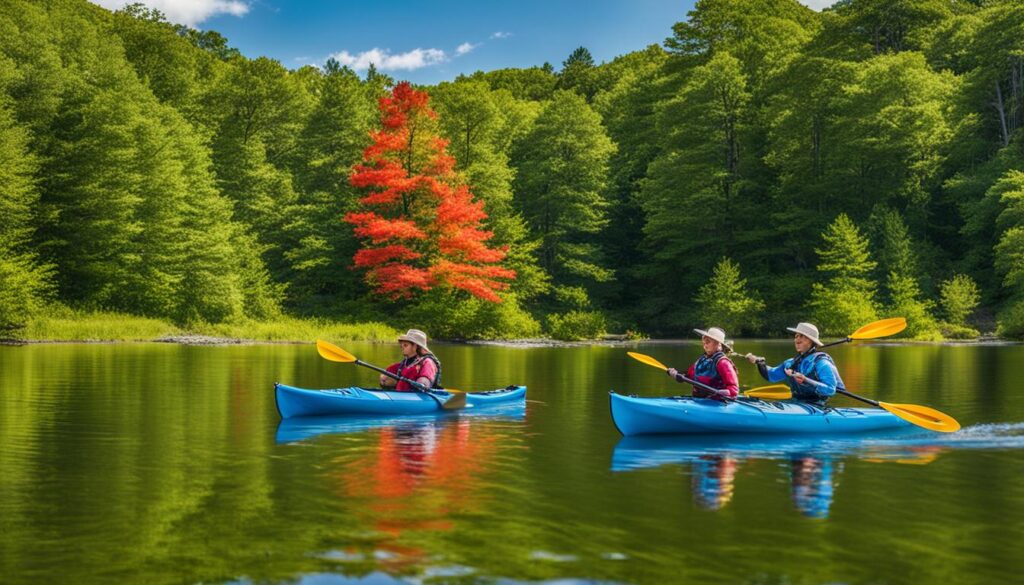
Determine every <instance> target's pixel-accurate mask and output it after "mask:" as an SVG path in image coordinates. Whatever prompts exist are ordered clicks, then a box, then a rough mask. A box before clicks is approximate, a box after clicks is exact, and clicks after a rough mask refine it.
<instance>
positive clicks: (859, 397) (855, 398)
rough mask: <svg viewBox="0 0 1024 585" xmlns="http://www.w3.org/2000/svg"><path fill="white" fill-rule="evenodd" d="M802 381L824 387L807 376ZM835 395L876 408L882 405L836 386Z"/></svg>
mask: <svg viewBox="0 0 1024 585" xmlns="http://www.w3.org/2000/svg"><path fill="white" fill-rule="evenodd" d="M804 380H805V381H807V382H810V383H811V384H813V385H815V386H824V384H822V383H821V382H819V381H817V380H812V379H810V378H808V377H807V376H804ZM836 393H837V394H842V395H843V396H849V397H850V398H853V399H854V400H860V401H861V402H866V403H868V404H870V405H872V406H877V407H878V408H881V407H882V405H881V404H879V403H878V401H877V400H872V399H870V398H864V397H863V396H857V395H856V394H854V393H853V392H849V391H847V390H844V389H842V388H839V387H838V386H837V387H836Z"/></svg>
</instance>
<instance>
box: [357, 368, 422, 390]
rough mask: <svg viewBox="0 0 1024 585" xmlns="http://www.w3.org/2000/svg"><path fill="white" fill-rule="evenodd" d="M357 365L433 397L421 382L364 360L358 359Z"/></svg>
mask: <svg viewBox="0 0 1024 585" xmlns="http://www.w3.org/2000/svg"><path fill="white" fill-rule="evenodd" d="M356 365H360V366H364V367H367V368H370V369H371V370H375V371H378V372H380V373H382V374H384V375H385V376H387V377H389V378H392V379H394V380H398V381H399V382H405V383H406V384H408V385H410V386H412V387H413V388H415V389H416V390H418V391H419V392H426V393H427V394H430V395H431V396H433V393H432V392H431V391H430V389H429V388H427V387H425V386H424V385H423V384H420V383H419V382H416V381H415V380H410V379H409V378H406V377H405V376H400V375H398V374H396V373H394V372H389V371H387V370H385V369H384V368H378V367H377V366H375V365H373V364H368V363H366V362H364V361H363V360H359V359H357V360H356Z"/></svg>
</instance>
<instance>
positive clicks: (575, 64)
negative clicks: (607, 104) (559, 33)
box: [556, 47, 597, 101]
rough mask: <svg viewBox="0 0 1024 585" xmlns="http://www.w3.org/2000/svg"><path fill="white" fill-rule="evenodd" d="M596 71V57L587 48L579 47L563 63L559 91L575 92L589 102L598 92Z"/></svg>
mask: <svg viewBox="0 0 1024 585" xmlns="http://www.w3.org/2000/svg"><path fill="white" fill-rule="evenodd" d="M596 73H597V72H596V71H595V69H594V57H593V56H591V54H590V51H588V50H587V48H586V47H577V48H576V50H574V51H573V52H572V53H571V54H570V55H569V57H568V58H567V59H566V60H565V61H563V62H562V71H561V72H559V74H558V84H557V86H556V87H557V88H558V89H565V90H570V91H575V92H576V93H578V94H580V95H582V96H583V97H584V98H586V99H587V101H590V100H591V98H593V97H594V93H595V92H596V91H597V87H596V83H595V82H596V79H595V75H596Z"/></svg>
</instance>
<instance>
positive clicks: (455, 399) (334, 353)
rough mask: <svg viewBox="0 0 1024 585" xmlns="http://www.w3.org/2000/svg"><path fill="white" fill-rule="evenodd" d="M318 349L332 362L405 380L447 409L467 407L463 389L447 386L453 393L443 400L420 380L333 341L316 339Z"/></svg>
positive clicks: (323, 356)
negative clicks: (362, 356)
mask: <svg viewBox="0 0 1024 585" xmlns="http://www.w3.org/2000/svg"><path fill="white" fill-rule="evenodd" d="M316 350H317V352H319V353H320V357H322V358H324V359H326V360H330V361H332V362H341V363H348V364H351V363H354V364H356V365H358V366H364V367H367V368H370V369H371V370H375V371H378V372H380V373H381V374H384V375H385V376H387V377H389V378H392V379H394V380H398V381H401V382H405V383H407V384H409V385H410V386H412V387H413V389H414V390H416V391H417V392H422V393H424V394H426V395H428V396H430V397H431V398H433V399H434V400H436V401H437V403H438V404H440V405H441V408H443V409H445V410H458V409H460V408H465V407H466V393H465V392H463V391H462V390H455V389H453V388H445V389H444V390H445V392H449V393H451V397H450V398H448V399H447V400H443V399H442V398H441V397H440V396H438V395H437V394H436V393H434V392H431V391H430V389H429V388H427V387H425V386H423V385H422V384H420V383H419V382H416V381H414V380H410V379H409V378H406V377H404V376H399V375H398V374H394V373H392V372H389V371H387V370H385V369H384V368H378V367H377V366H375V365H373V364H368V363H366V362H364V361H363V360H361V359H358V358H357V357H356V356H354V355H352V354H350V353H349V352H347V351H345V350H344V349H341V348H340V347H338V346H337V345H334V344H333V343H329V342H326V341H324V340H322V339H317V340H316Z"/></svg>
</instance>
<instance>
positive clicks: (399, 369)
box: [388, 353, 441, 392]
mask: <svg viewBox="0 0 1024 585" xmlns="http://www.w3.org/2000/svg"><path fill="white" fill-rule="evenodd" d="M427 360H430V361H432V362H434V367H435V368H436V369H435V370H434V377H433V379H432V380H431V381H430V384H428V387H429V388H437V387H438V386H437V383H438V378H440V373H441V364H440V362H438V361H437V358H436V357H434V354H430V353H428V354H426V355H422V356H416V357H413V358H407V359H403V360H402V361H400V362H398V363H397V364H391V365H390V366H388V371H389V372H391V373H392V374H398V375H399V376H402V377H403V378H408V379H410V380H416V379H418V378H419V377H420V372H421V371H422V370H423V366H424V365H425V364H426V362H427ZM395 390H397V391H399V392H412V391H413V387H412V385H411V384H409V383H408V382H405V381H402V380H399V381H398V384H396V385H395Z"/></svg>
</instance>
